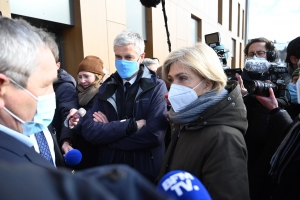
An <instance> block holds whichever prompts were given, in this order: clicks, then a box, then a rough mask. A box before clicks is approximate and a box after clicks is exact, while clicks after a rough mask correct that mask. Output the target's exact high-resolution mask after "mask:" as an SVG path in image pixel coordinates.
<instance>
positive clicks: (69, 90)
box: [52, 69, 78, 140]
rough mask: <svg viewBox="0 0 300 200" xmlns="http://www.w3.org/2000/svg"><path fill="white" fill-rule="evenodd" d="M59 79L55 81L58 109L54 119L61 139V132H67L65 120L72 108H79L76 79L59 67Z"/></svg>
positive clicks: (58, 137) (54, 125) (53, 123)
mask: <svg viewBox="0 0 300 200" xmlns="http://www.w3.org/2000/svg"><path fill="white" fill-rule="evenodd" d="M57 78H58V79H57V80H56V81H55V82H54V83H53V87H54V92H55V96H56V109H55V114H54V118H53V121H52V125H53V127H54V128H55V129H56V134H57V139H58V140H60V139H61V138H60V136H61V132H62V131H63V132H66V131H67V129H66V128H65V127H64V125H63V122H64V120H65V119H66V117H67V115H68V114H69V111H70V110H71V109H72V108H76V109H77V108H78V97H77V92H76V81H75V79H74V78H73V77H72V76H71V75H70V74H68V73H67V72H66V71H65V70H63V69H59V70H58V75H57Z"/></svg>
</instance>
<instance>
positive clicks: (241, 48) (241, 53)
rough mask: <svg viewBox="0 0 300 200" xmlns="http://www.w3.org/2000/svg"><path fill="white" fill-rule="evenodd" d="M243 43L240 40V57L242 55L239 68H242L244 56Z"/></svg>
mask: <svg viewBox="0 0 300 200" xmlns="http://www.w3.org/2000/svg"><path fill="white" fill-rule="evenodd" d="M242 55H243V44H242V43H241V42H240V55H239V57H240V66H239V68H242V61H243V60H242V58H243V56H242Z"/></svg>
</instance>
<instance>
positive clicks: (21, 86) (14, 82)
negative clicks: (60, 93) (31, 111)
mask: <svg viewBox="0 0 300 200" xmlns="http://www.w3.org/2000/svg"><path fill="white" fill-rule="evenodd" d="M8 79H9V80H10V81H11V82H13V83H14V84H15V85H17V86H18V87H19V88H21V89H23V90H24V91H25V92H27V94H29V95H30V96H31V97H32V98H34V99H35V100H37V101H38V99H37V98H36V97H35V96H34V95H33V94H31V92H29V91H28V90H26V89H25V88H23V87H22V86H21V85H19V83H17V82H16V81H14V80H12V79H11V78H8Z"/></svg>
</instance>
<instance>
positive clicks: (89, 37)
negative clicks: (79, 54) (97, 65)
mask: <svg viewBox="0 0 300 200" xmlns="http://www.w3.org/2000/svg"><path fill="white" fill-rule="evenodd" d="M81 22H82V38H83V53H84V56H88V55H95V56H98V57H100V58H101V59H102V61H103V62H104V65H105V66H106V65H108V63H109V58H108V44H107V25H106V9H105V1H99V0H88V1H81ZM95 24H97V25H96V26H95Z"/></svg>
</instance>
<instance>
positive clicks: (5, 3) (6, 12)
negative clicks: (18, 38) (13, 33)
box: [0, 0, 11, 18]
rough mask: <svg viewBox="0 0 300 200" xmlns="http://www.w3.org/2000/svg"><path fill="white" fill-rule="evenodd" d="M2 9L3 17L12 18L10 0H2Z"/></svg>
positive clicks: (0, 9)
mask: <svg viewBox="0 0 300 200" xmlns="http://www.w3.org/2000/svg"><path fill="white" fill-rule="evenodd" d="M0 11H1V12H2V16H3V17H9V18H11V13H10V4H9V0H0Z"/></svg>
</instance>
